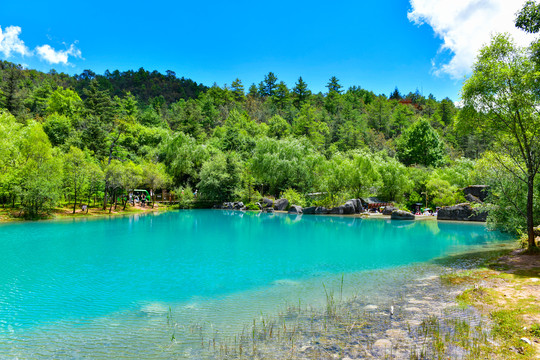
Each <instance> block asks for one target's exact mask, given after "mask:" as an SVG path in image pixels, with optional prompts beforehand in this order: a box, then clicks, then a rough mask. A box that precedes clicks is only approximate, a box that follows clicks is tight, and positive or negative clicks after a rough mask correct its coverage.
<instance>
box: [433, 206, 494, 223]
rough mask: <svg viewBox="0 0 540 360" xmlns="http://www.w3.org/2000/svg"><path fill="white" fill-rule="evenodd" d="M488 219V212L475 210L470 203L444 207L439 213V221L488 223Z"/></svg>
mask: <svg viewBox="0 0 540 360" xmlns="http://www.w3.org/2000/svg"><path fill="white" fill-rule="evenodd" d="M486 219H487V212H486V211H478V210H477V209H473V208H472V207H471V204H469V203H463V204H457V205H454V206H443V207H442V208H441V209H440V210H439V212H438V213H437V220H455V221H486Z"/></svg>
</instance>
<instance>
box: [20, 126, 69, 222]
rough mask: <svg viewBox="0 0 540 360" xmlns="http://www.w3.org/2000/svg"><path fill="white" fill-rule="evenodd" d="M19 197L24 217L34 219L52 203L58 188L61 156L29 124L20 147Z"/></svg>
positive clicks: (38, 131)
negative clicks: (22, 159) (21, 159)
mask: <svg viewBox="0 0 540 360" xmlns="http://www.w3.org/2000/svg"><path fill="white" fill-rule="evenodd" d="M21 153H22V156H23V158H24V159H25V160H24V162H23V163H22V164H21V165H22V166H21V168H20V173H19V175H20V181H21V200H22V206H23V210H24V213H25V216H27V217H31V218H35V217H37V216H39V215H40V214H42V213H49V211H50V210H51V209H52V208H53V207H54V206H55V205H56V203H57V201H58V199H59V197H60V190H61V189H62V158H61V156H59V154H58V152H57V151H53V148H52V146H51V143H50V142H49V139H48V138H47V135H46V134H45V132H44V131H43V128H42V126H41V125H40V124H38V123H32V124H30V125H29V126H28V127H27V128H25V134H24V141H23V143H22V146H21Z"/></svg>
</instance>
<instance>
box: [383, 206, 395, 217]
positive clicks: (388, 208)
mask: <svg viewBox="0 0 540 360" xmlns="http://www.w3.org/2000/svg"><path fill="white" fill-rule="evenodd" d="M396 210H397V209H396V208H395V207H393V206H386V207H385V208H384V210H383V212H382V214H383V215H392V213H393V212H394V211H396Z"/></svg>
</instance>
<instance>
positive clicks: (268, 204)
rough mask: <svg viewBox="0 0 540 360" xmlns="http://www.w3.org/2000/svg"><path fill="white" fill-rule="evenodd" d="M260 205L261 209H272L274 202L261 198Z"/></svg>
mask: <svg viewBox="0 0 540 360" xmlns="http://www.w3.org/2000/svg"><path fill="white" fill-rule="evenodd" d="M261 203H262V204H261V205H262V207H272V206H273V205H274V201H272V199H269V198H262V201H261Z"/></svg>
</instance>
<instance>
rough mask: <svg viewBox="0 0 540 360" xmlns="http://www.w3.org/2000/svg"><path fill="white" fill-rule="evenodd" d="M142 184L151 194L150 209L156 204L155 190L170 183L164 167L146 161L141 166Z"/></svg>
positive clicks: (160, 164)
mask: <svg viewBox="0 0 540 360" xmlns="http://www.w3.org/2000/svg"><path fill="white" fill-rule="evenodd" d="M142 174H143V182H144V183H145V184H146V185H147V186H148V187H149V188H150V192H151V193H152V207H154V205H155V202H156V190H158V189H163V188H165V187H167V186H168V185H169V184H170V183H171V178H170V176H169V174H167V172H166V169H165V165H164V164H162V163H154V162H150V161H147V162H145V163H143V164H142Z"/></svg>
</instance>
